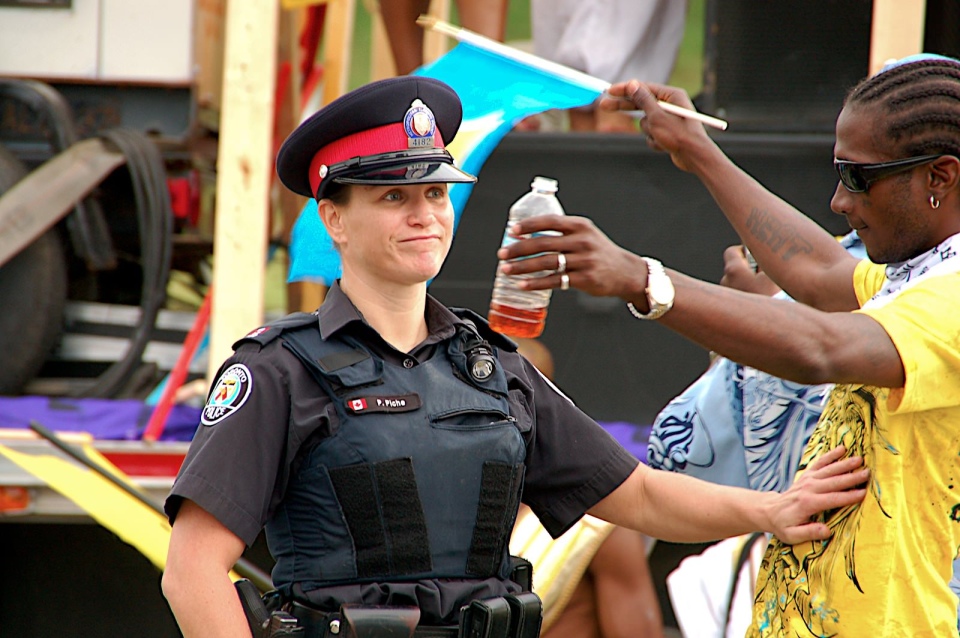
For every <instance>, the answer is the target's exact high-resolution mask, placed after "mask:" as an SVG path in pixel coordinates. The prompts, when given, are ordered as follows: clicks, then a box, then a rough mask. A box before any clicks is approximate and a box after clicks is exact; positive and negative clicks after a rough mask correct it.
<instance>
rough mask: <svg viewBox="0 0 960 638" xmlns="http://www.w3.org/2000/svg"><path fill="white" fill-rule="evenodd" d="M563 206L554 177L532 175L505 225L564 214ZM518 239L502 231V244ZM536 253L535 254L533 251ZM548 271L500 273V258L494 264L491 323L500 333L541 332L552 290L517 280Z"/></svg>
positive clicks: (526, 335) (528, 333)
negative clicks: (528, 286)
mask: <svg viewBox="0 0 960 638" xmlns="http://www.w3.org/2000/svg"><path fill="white" fill-rule="evenodd" d="M563 214H564V212H563V206H561V205H560V200H559V199H557V180H555V179H549V178H547V177H535V178H534V179H533V182H532V183H531V184H530V192H529V193H527V194H526V195H524V196H523V197H521V198H520V199H518V200H517V201H516V202H514V204H513V206H511V207H510V217H509V219H508V221H507V228H509V227H510V225H511V224H514V223H516V222H519V221H522V220H524V219H528V218H530V217H536V216H537V215H563ZM515 241H518V240H517V239H515V238H513V237H510V236H509V235H508V234H507V232H506V231H504V233H503V243H502V246H509V245H510V244H512V243H513V242H515ZM534 256H536V255H534ZM549 272H550V271H540V272H535V273H530V274H526V275H509V276H508V275H505V274H503V262H502V261H501V262H500V263H499V264H498V265H497V276H496V279H495V280H494V282H493V295H492V296H491V298H490V313H489V315H488V317H487V318H488V320H489V321H490V327H491V328H493V329H494V330H496V331H497V332H499V333H501V334H505V335H508V336H511V337H537V336H539V335H540V333H542V332H543V326H544V324H545V323H546V319H547V306H548V305H549V304H550V293H551V292H552V290H550V289H547V290H522V289H520V288H517V285H516V282H517V281H520V280H523V279H529V278H532V277H541V276H543V275H546V274H549Z"/></svg>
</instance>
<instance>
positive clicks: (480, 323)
mask: <svg viewBox="0 0 960 638" xmlns="http://www.w3.org/2000/svg"><path fill="white" fill-rule="evenodd" d="M450 312H452V313H453V314H455V315H457V316H458V317H460V318H461V319H464V320H465V321H469V322H470V323H472V324H473V325H474V326H476V328H477V332H478V333H480V336H481V337H483V338H484V339H486V340H487V341H488V342H490V344H491V345H494V346H497V347H498V348H502V349H503V350H506V351H507V352H516V351H517V343H516V342H515V341H514V340H513V339H511V338H510V337H507V336H506V335H502V334H500V333H499V332H497V331H496V330H494V329H493V328H491V327H490V324H489V323H488V322H487V320H486V319H485V318H484V317H482V316H481V315H479V314H477V313H476V312H474V311H473V310H470V309H469V308H450Z"/></svg>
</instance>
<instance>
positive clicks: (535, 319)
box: [487, 302, 547, 339]
mask: <svg viewBox="0 0 960 638" xmlns="http://www.w3.org/2000/svg"><path fill="white" fill-rule="evenodd" d="M487 318H488V320H489V321H490V327H491V328H493V329H494V330H496V331H497V332H499V333H500V334H504V335H507V336H508V337H521V338H528V339H529V338H533V337H539V336H540V334H541V333H542V332H543V326H544V325H545V324H546V322H547V309H546V308H538V309H536V310H521V309H520V308H513V307H511V306H504V305H503V304H498V303H493V302H491V304H490V314H489V316H488V317H487Z"/></svg>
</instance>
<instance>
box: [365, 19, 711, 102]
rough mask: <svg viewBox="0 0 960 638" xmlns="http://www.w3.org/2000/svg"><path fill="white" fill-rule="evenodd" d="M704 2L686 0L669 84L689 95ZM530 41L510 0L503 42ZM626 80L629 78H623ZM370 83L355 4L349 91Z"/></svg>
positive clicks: (698, 76)
mask: <svg viewBox="0 0 960 638" xmlns="http://www.w3.org/2000/svg"><path fill="white" fill-rule="evenodd" d="M705 2H706V0H687V4H688V7H687V27H686V31H685V32H684V36H683V42H682V43H681V45H680V52H679V54H678V55H677V63H676V66H675V67H674V70H673V75H671V77H670V84H673V85H675V86H679V87H681V88H684V89H686V90H687V92H688V93H689V94H690V95H696V94H697V92H699V91H700V87H701V85H702V81H703V77H702V76H703V32H704V3H705ZM450 21H451V22H452V23H454V24H457V23H458V22H457V21H458V17H457V11H456V3H455V2H454V3H451V15H450ZM529 39H530V2H529V0H510V2H509V4H508V6H507V28H506V41H507V42H511V41H518V40H519V41H522V40H529ZM624 79H628V78H624ZM369 81H370V14H369V13H368V12H367V10H366V7H365V6H364V3H363V2H358V3H357V13H356V16H355V25H354V36H353V51H352V57H351V64H350V81H349V88H351V89H354V88H357V87H358V86H361V85H363V84H366V83H367V82H369Z"/></svg>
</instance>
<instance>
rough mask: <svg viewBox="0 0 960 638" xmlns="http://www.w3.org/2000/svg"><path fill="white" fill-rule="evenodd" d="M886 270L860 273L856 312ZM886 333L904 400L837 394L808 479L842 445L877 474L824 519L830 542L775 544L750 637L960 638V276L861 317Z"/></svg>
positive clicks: (925, 285) (906, 293)
mask: <svg viewBox="0 0 960 638" xmlns="http://www.w3.org/2000/svg"><path fill="white" fill-rule="evenodd" d="M883 281H884V268H883V266H879V265H876V264H871V263H870V262H869V261H864V262H861V263H860V264H859V265H858V266H857V269H856V271H855V274H854V286H855V288H856V293H857V298H858V299H859V300H860V304H861V305H863V303H864V302H865V301H866V300H868V299H870V297H871V296H872V295H873V294H874V293H876V292H877V291H878V290H880V287H881V286H882V284H883ZM857 312H863V313H865V314H868V315H869V316H870V317H872V318H873V319H875V320H876V321H877V322H878V323H880V325H882V326H883V328H884V330H886V332H887V334H888V335H889V336H890V338H891V340H892V341H893V343H894V345H896V347H897V350H898V352H899V353H900V358H901V360H902V361H903V365H904V369H905V370H906V384H905V386H904V387H903V388H897V389H889V388H876V387H869V386H862V385H849V384H848V385H837V386H836V387H835V388H834V390H833V392H832V393H831V395H830V397H829V399H828V401H827V405H826V407H825V409H824V412H823V414H822V416H821V418H820V421H819V424H818V425H817V428H816V429H815V430H814V432H813V435H812V436H811V438H810V441H809V443H808V445H807V448H806V450H805V451H804V455H803V458H802V459H801V464H800V468H801V470H802V469H803V468H805V467H806V466H807V465H808V464H809V463H810V462H811V461H812V460H813V459H814V458H816V457H817V456H819V455H820V454H822V453H824V452H826V451H827V450H829V449H831V448H833V447H834V446H836V445H839V444H841V443H842V444H844V445H845V446H846V447H847V450H848V453H849V454H850V455H860V456H863V458H864V461H865V464H866V465H867V467H869V468H870V470H871V480H870V486H869V487H870V489H869V490H868V493H867V496H866V498H865V499H864V501H863V503H862V504H860V505H856V506H851V507H847V508H843V509H841V510H836V511H833V512H830V513H828V514H823V515H821V517H822V520H823V521H824V522H826V523H827V524H828V525H829V526H830V527H831V528H832V530H833V532H834V533H833V536H832V537H831V538H830V539H828V540H826V541H817V542H812V543H803V544H798V545H793V546H790V545H784V544H782V543H781V542H780V541H779V540H777V539H776V538H774V539H773V540H772V541H771V543H770V546H769V547H768V548H767V552H766V555H765V556H764V560H763V563H762V566H761V573H760V577H759V579H758V581H757V593H756V601H755V603H754V612H753V616H754V624H753V628H752V629H751V630H750V631H749V632H748V633H747V635H748V636H790V637H793V636H802V637H803V638H810V637H814V636H816V637H819V636H869V637H870V638H876V637H878V636H891V637H894V636H896V637H902V636H910V637H911V638H916V637H918V636H938V637H939V636H950V635H953V636H956V635H957V597H956V596H955V595H954V594H953V592H952V591H951V590H950V588H949V582H950V578H951V576H952V574H953V560H954V558H955V557H956V556H957V553H958V546H960V273H951V274H944V275H940V276H931V277H929V278H927V279H925V280H921V281H920V282H918V283H917V284H916V285H914V286H913V287H911V288H909V289H905V290H903V291H901V292H900V293H899V294H897V295H896V297H895V298H892V299H890V300H889V301H888V302H887V303H885V304H878V306H877V307H870V308H869V309H861V310H859V311H857Z"/></svg>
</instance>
